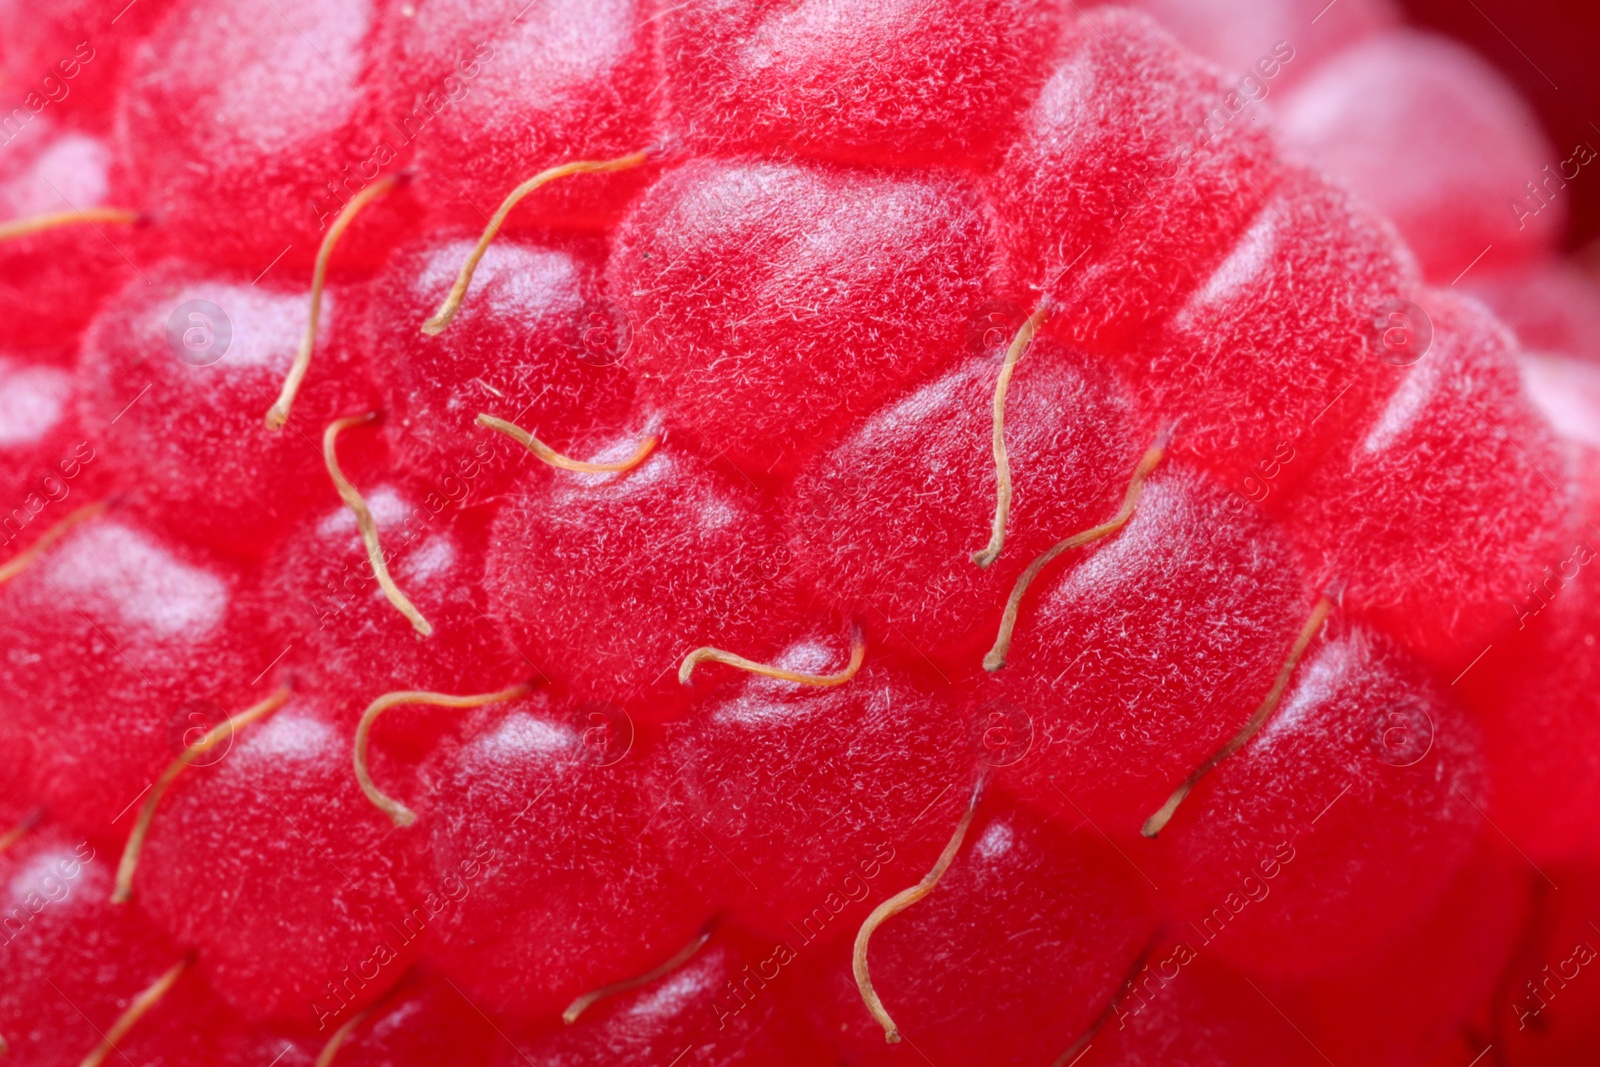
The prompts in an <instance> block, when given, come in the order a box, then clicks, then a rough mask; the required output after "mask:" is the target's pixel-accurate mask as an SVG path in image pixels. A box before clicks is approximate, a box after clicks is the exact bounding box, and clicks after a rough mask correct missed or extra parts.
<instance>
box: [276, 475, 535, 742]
mask: <svg viewBox="0 0 1600 1067" xmlns="http://www.w3.org/2000/svg"><path fill="white" fill-rule="evenodd" d="M364 496H365V498H366V501H367V507H368V508H369V509H370V510H371V511H372V514H373V517H374V519H375V520H376V521H377V526H378V538H379V541H380V542H381V543H382V545H383V550H384V560H385V562H386V564H387V565H388V568H389V572H390V575H391V577H392V578H393V579H394V581H395V582H396V583H397V584H398V585H399V587H400V589H401V590H402V591H403V592H404V593H405V595H406V597H407V599H409V600H410V601H411V602H412V604H413V605H414V606H415V607H416V609H417V610H418V611H419V612H420V613H421V614H422V616H423V618H424V619H426V620H427V621H428V623H429V625H430V626H432V627H433V633H431V634H429V635H428V637H426V638H423V637H421V636H419V635H418V634H417V632H416V631H415V630H414V629H413V628H412V624H411V621H410V620H409V619H407V618H406V617H405V616H403V615H401V614H400V613H399V612H398V611H396V610H395V608H394V605H393V604H391V603H390V602H389V599H388V597H387V596H386V595H385V594H384V592H383V589H382V588H381V587H380V586H379V585H378V583H377V581H376V580H375V579H374V577H373V573H372V567H371V564H370V562H369V561H368V557H367V552H366V548H365V546H364V545H363V544H362V540H361V534H360V532H359V531H358V529H357V527H356V520H355V515H354V514H353V513H352V512H351V511H350V509H349V508H347V507H345V506H344V505H343V504H340V505H338V506H336V507H333V508H328V509H325V510H323V511H322V512H320V513H317V514H315V515H313V516H311V517H310V519H309V521H307V522H306V523H305V524H304V525H303V526H301V527H300V528H299V529H298V530H296V531H295V532H294V533H292V534H291V535H290V536H289V537H288V538H286V539H285V541H284V543H283V544H282V545H281V546H280V547H279V550H278V552H277V553H276V554H275V555H274V556H273V558H272V559H271V560H270V561H269V562H268V564H267V575H266V577H265V582H264V591H263V592H264V597H263V599H264V601H265V607H266V608H267V609H268V610H269V611H270V612H271V615H272V626H273V631H274V636H275V637H276V638H277V639H278V641H279V642H280V644H281V645H282V647H283V648H284V650H285V651H286V653H287V654H286V655H285V656H284V657H283V659H282V660H281V661H280V663H281V664H282V668H281V669H280V671H279V674H280V676H281V677H282V678H283V679H284V680H286V681H288V682H290V683H291V684H293V685H294V686H295V687H296V688H303V689H309V690H311V691H315V692H319V693H323V694H327V695H335V696H338V697H340V698H344V699H347V700H348V701H349V702H350V704H351V705H352V712H353V713H354V714H356V715H359V709H360V708H362V707H364V706H365V705H366V704H367V703H369V702H371V701H372V700H374V699H376V698H377V697H378V696H380V695H382V694H383V693H387V692H390V691H392V690H397V689H428V690H436V691H440V690H442V691H444V692H466V691H469V690H470V691H472V692H493V691H497V690H500V689H505V688H507V687H509V686H511V685H514V684H516V683H518V682H521V681H527V680H530V679H531V678H532V677H533V676H534V671H533V667H532V665H531V664H529V663H528V662H527V661H526V660H524V659H523V658H522V657H521V656H520V655H518V653H517V652H516V650H515V649H513V648H512V647H511V646H510V644H508V643H507V641H506V638H505V636H504V634H503V633H502V632H501V629H500V628H499V627H498V626H497V625H496V624H494V623H493V622H491V621H490V620H489V618H488V616H487V615H486V614H485V608H486V607H487V605H486V603H485V601H486V594H485V591H484V588H483V559H484V540H485V531H484V529H483V518H482V516H481V515H462V514H461V513H460V512H458V511H457V510H456V507H455V506H454V505H453V504H452V503H451V502H450V501H449V500H448V499H447V498H445V497H444V496H443V494H442V493H440V492H438V491H436V490H431V489H425V488H423V487H420V486H417V485H415V484H411V483H407V482H401V483H399V484H396V483H395V482H392V481H388V480H373V481H370V482H368V483H367V487H366V489H365V492H364ZM274 651H276V650H274ZM463 687H464V688H463ZM412 718H416V719H417V720H418V721H416V722H409V723H408V722H407V720H409V719H412ZM452 719H453V717H452V716H450V715H449V713H443V714H442V715H441V714H439V713H437V712H436V711H433V710H428V711H423V710H419V711H417V712H414V713H413V712H409V711H408V710H407V709H406V708H404V707H401V708H396V709H394V710H393V711H390V712H386V713H385V715H384V718H383V719H382V720H381V725H380V726H379V727H378V729H379V730H380V731H382V732H383V734H384V735H385V736H387V737H388V738H389V739H390V740H393V741H400V740H401V739H402V738H413V735H417V736H416V737H415V738H413V741H412V743H411V744H410V745H409V746H408V747H414V744H415V743H416V742H420V741H422V740H423V739H426V738H428V737H430V736H432V735H433V734H434V733H435V732H436V731H435V730H434V729H433V728H432V727H430V726H429V723H433V722H442V723H448V722H450V721H452Z"/></svg>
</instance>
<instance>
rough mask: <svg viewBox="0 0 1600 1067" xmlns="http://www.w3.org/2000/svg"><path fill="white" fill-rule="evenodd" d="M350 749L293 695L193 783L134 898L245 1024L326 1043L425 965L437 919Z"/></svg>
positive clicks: (164, 823)
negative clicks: (297, 1030)
mask: <svg viewBox="0 0 1600 1067" xmlns="http://www.w3.org/2000/svg"><path fill="white" fill-rule="evenodd" d="M352 744H353V737H352V731H351V730H350V728H349V727H348V725H345V724H342V723H339V722H337V721H336V719H335V718H334V717H333V715H332V714H331V713H330V710H329V709H328V708H327V707H326V705H325V703H324V702H323V701H322V700H321V699H320V698H318V697H316V696H310V695H296V696H295V697H294V698H293V699H292V700H291V701H290V702H289V703H288V704H287V705H285V706H284V707H283V708H281V709H279V710H278V711H277V712H275V713H274V714H273V716H272V717H271V718H269V719H267V720H266V721H265V722H262V723H259V724H257V725H255V726H252V727H250V728H249V730H248V732H244V733H241V734H240V735H239V736H238V737H237V738H236V739H235V740H234V742H233V745H232V747H231V748H230V749H229V750H228V752H227V754H226V756H224V757H223V758H222V759H221V760H219V761H217V762H216V763H215V764H214V765H212V766H210V767H207V768H192V769H191V770H189V771H188V772H187V773H186V774H185V775H184V777H183V778H181V779H179V782H178V784H177V785H176V786H174V787H173V789H172V790H171V791H170V792H169V794H168V795H167V797H166V798H165V799H164V800H163V802H162V804H161V806H160V808H159V809H158V810H157V814H156V817H155V820H154V822H153V823H152V825H151V830H150V836H149V838H148V839H147V840H146V843H145V847H144V852H143V855H142V856H141V857H140V860H139V867H138V870H137V872H136V874H135V876H134V881H133V894H134V899H135V900H136V901H137V902H138V903H139V905H140V906H141V907H142V908H143V909H144V910H145V911H146V912H147V913H148V914H149V915H150V916H151V918H153V919H154V920H155V922H156V924H157V925H158V926H160V927H161V928H162V929H163V930H164V931H166V932H167V933H168V934H169V935H171V937H172V938H173V940H174V941H176V942H177V943H179V944H181V945H185V946H187V947H190V948H192V949H194V950H195V952H196V956H197V961H198V962H197V965H198V967H199V968H200V971H201V973H202V974H203V975H204V976H205V978H206V980H207V982H208V983H209V984H210V985H211V987H212V989H214V990H215V991H216V992H217V995H218V996H219V997H221V998H222V999H223V1000H224V1001H225V1002H226V1003H227V1005H228V1006H229V1008H231V1009H232V1010H233V1011H234V1012H235V1013H236V1014H237V1015H238V1016H239V1017H240V1018H242V1019H244V1020H246V1021H248V1022H267V1021H272V1022H280V1023H289V1024H291V1025H293V1026H297V1027H306V1028H308V1029H315V1030H317V1031H318V1032H319V1033H320V1034H321V1035H323V1036H324V1038H325V1037H326V1036H327V1035H329V1034H331V1033H332V1030H333V1028H334V1027H336V1026H338V1025H339V1024H341V1023H343V1022H344V1021H345V1020H347V1019H348V1018H349V1017H350V1015H351V1014H353V1013H354V1012H356V1011H359V1010H361V1009H362V1008H364V1007H366V1006H368V1005H370V1004H372V1003H374V1002H375V1001H377V1000H378V999H379V998H380V997H382V996H383V995H384V993H386V992H387V991H388V990H389V989H391V988H393V987H394V985H395V984H396V983H398V982H399V981H400V980H401V978H403V977H404V976H405V973H406V970H407V968H408V967H409V966H410V964H411V963H412V961H414V960H415V959H416V958H417V954H418V951H419V949H420V944H419V941H418V933H419V929H418V927H419V926H422V927H426V925H427V923H426V921H425V919H426V915H427V914H428V912H423V913H422V914H423V916H424V920H423V921H420V922H419V920H418V918H417V915H416V911H417V909H421V908H427V909H428V910H429V911H431V910H432V909H431V906H430V905H429V903H428V902H427V901H425V900H423V899H422V898H420V897H418V898H412V897H411V896H410V895H409V894H408V893H407V891H406V887H408V886H410V885H412V884H414V883H415V881H416V879H415V877H414V875H413V874H412V873H411V871H412V868H411V864H410V861H409V858H408V856H407V855H406V853H405V852H404V850H403V849H401V848H398V847H396V845H395V843H394V842H393V841H392V839H391V838H390V836H389V833H390V830H391V829H392V826H391V825H390V823H389V820H388V819H386V818H385V817H384V816H383V814H382V813H381V812H380V811H378V809H377V808H375V807H374V806H373V805H372V804H371V802H370V801H368V800H367V798H366V797H365V796H363V795H362V793H361V790H360V789H359V788H358V786H357V784H356V780H355V776H354V775H353V774H351V773H350V752H351V746H352ZM224 887H225V888H224Z"/></svg>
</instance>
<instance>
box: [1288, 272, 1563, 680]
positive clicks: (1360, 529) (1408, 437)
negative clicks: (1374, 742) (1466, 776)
mask: <svg viewBox="0 0 1600 1067" xmlns="http://www.w3.org/2000/svg"><path fill="white" fill-rule="evenodd" d="M1422 309H1423V310H1422V312H1421V314H1422V315H1423V316H1426V319H1427V321H1428V322H1429V324H1430V325H1429V329H1430V330H1431V332H1432V341H1431V345H1430V347H1429V348H1428V350H1427V352H1426V354H1424V355H1423V356H1422V357H1421V359H1420V360H1419V361H1418V362H1417V363H1416V365H1415V366H1413V367H1411V368H1410V370H1409V372H1408V373H1407V374H1406V376H1405V380H1404V382H1403V383H1402V384H1401V385H1400V386H1399V387H1398V388H1397V389H1396V390H1395V392H1394V393H1393V394H1392V395H1391V396H1390V397H1389V399H1388V402H1387V403H1386V405H1385V406H1384V408H1383V409H1382V411H1381V412H1379V413H1378V415H1377V418H1376V419H1375V420H1374V421H1372V422H1370V423H1369V424H1367V426H1366V427H1364V428H1363V430H1362V431H1360V433H1359V436H1357V437H1356V438H1355V440H1353V441H1352V442H1351V443H1350V445H1349V446H1348V447H1347V450H1346V451H1345V452H1344V455H1343V461H1342V462H1338V461H1335V462H1330V463H1329V464H1328V465H1327V466H1326V467H1325V468H1324V469H1323V470H1322V471H1320V472H1318V473H1317V474H1314V475H1313V476H1312V477H1311V479H1310V480H1309V481H1308V482H1307V483H1306V485H1305V487H1304V491H1303V495H1302V496H1301V497H1300V498H1298V499H1295V500H1292V501H1290V502H1288V503H1286V504H1284V505H1283V507H1284V509H1285V510H1286V511H1287V512H1289V513H1290V514H1289V517H1288V523H1289V525H1290V527H1291V529H1292V530H1293V531H1294V533H1295V536H1296V538H1297V540H1299V541H1300V542H1301V543H1302V544H1303V545H1305V546H1306V548H1307V550H1308V553H1309V557H1310V559H1311V561H1312V566H1313V568H1317V569H1320V570H1322V572H1323V573H1325V574H1326V575H1328V577H1329V578H1331V579H1332V580H1335V581H1339V582H1342V583H1344V588H1345V593H1344V597H1345V601H1346V603H1347V604H1348V605H1349V607H1350V608H1351V609H1352V610H1353V611H1355V612H1357V613H1359V614H1361V615H1363V616H1365V617H1367V618H1369V619H1371V620H1373V621H1374V622H1376V623H1378V624H1379V625H1381V626H1382V627H1383V628H1384V629H1385V630H1387V631H1388V632H1389V633H1390V634H1392V635H1394V636H1395V637H1398V638H1399V639H1400V640H1401V641H1402V643H1404V644H1405V645H1407V646H1408V647H1409V648H1410V649H1411V650H1412V651H1413V652H1415V653H1416V654H1417V655H1418V656H1420V657H1421V658H1422V659H1424V660H1427V661H1429V662H1431V663H1434V664H1436V665H1437V666H1438V667H1439V668H1440V669H1441V670H1445V671H1449V670H1452V669H1453V671H1455V672H1459V671H1461V670H1463V669H1464V668H1465V667H1466V666H1467V664H1468V663H1469V662H1470V661H1471V659H1472V658H1473V657H1474V656H1477V655H1478V654H1480V653H1481V652H1482V651H1483V650H1484V648H1485V646H1487V645H1489V644H1490V643H1491V642H1492V641H1493V640H1494V639H1495V637H1496V636H1497V635H1499V634H1503V633H1506V632H1508V631H1509V630H1511V629H1514V628H1515V627H1516V625H1517V622H1518V614H1519V610H1518V608H1517V603H1518V599H1519V598H1520V597H1521V596H1522V595H1523V593H1524V586H1525V584H1526V583H1527V582H1529V581H1531V580H1533V579H1534V578H1535V577H1536V576H1537V575H1538V574H1539V573H1540V572H1541V571H1542V569H1543V568H1544V567H1545V566H1547V565H1553V564H1557V563H1559V562H1560V561H1561V560H1562V559H1564V558H1566V556H1567V555H1568V554H1569V552H1570V548H1571V546H1570V545H1568V544H1566V543H1565V542H1566V541H1567V540H1568V539H1569V536H1570V535H1569V534H1568V533H1567V531H1569V530H1570V529H1571V525H1572V523H1573V521H1574V520H1573V515H1572V511H1573V501H1574V495H1575V494H1574V488H1573V476H1572V474H1571V473H1570V469H1569V466H1568V462H1567V457H1566V456H1565V455H1564V454H1563V451H1562V449H1561V448H1560V446H1559V445H1558V443H1557V441H1556V439H1555V436H1554V434H1553V433H1552V432H1551V430H1550V428H1549V426H1548V424H1547V423H1546V422H1545V421H1544V419H1543V418H1541V417H1540V416H1539V414H1538V413H1537V412H1536V411H1535V410H1534V409H1533V408H1532V406H1531V405H1530V404H1529V402H1528V400H1527V397H1526V395H1525V393H1524V392H1523V386H1522V383H1521V380H1520V378H1519V375H1518V371H1517V366H1516V363H1515V362H1514V360H1513V358H1512V352H1513V351H1514V349H1513V348H1512V344H1513V342H1512V340H1511V338H1510V337H1509V336H1508V335H1507V334H1506V332H1505V331H1504V329H1503V328H1502V327H1501V326H1500V325H1499V324H1498V323H1497V322H1495V321H1494V319H1493V318H1492V317H1490V316H1489V315H1488V314H1487V313H1486V312H1485V311H1484V310H1483V308H1482V307H1481V306H1480V305H1478V304H1476V303H1475V302H1472V301H1467V300H1461V299H1459V298H1456V297H1451V296H1448V295H1446V294H1442V293H1441V294H1437V295H1431V296H1429V297H1427V298H1426V299H1425V300H1424V302H1423V304H1422ZM1445 469H1448V470H1449V472H1450V473H1449V476H1448V479H1447V480H1441V476H1440V472H1441V471H1442V470H1445ZM1451 676H1452V677H1454V674H1452V675H1451Z"/></svg>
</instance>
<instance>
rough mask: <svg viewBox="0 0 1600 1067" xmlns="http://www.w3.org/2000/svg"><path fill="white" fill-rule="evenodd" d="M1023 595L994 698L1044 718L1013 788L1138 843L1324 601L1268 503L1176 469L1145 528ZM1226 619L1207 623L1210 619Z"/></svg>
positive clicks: (1064, 564) (1142, 517) (1252, 701)
mask: <svg viewBox="0 0 1600 1067" xmlns="http://www.w3.org/2000/svg"><path fill="white" fill-rule="evenodd" d="M1055 566H1057V567H1060V568H1061V569H1060V570H1058V571H1056V572H1054V573H1053V574H1052V573H1050V572H1046V573H1045V574H1044V575H1043V576H1041V578H1040V579H1039V581H1038V582H1037V583H1036V587H1035V589H1034V590H1033V591H1031V592H1030V594H1029V596H1028V597H1027V598H1025V599H1024V601H1023V606H1022V611H1021V613H1020V615H1019V618H1018V623H1017V628H1016V636H1015V639H1014V640H1013V642H1012V645H1011V649H1010V654H1009V656H1008V658H1007V664H1006V666H1005V668H1004V669H1003V670H1001V671H1000V672H998V673H997V674H996V675H995V676H994V677H995V678H996V682H995V683H994V684H993V685H992V686H991V687H990V689H989V693H990V694H992V695H993V696H994V697H995V698H996V699H998V700H1000V701H1003V702H1006V704H1007V705H1009V706H1010V707H1014V708H1015V709H1017V712H1018V713H1020V715H1022V716H1025V717H1026V721H1028V722H1031V730H1032V737H1033V742H1032V747H1031V748H1030V749H1029V750H1028V751H1027V754H1026V756H1025V758H1023V759H1022V760H1021V761H1020V762H1017V763H1016V765H1015V766H1012V767H1007V768H1006V769H1005V771H1004V772H1003V773H1004V775H1005V776H1006V777H1005V778H1004V781H1005V782H1006V784H1007V785H1008V787H1010V788H1012V789H1014V790H1016V791H1017V792H1018V794H1019V795H1020V796H1023V797H1025V798H1026V799H1027V800H1028V801H1029V802H1030V803H1034V804H1038V805H1040V806H1041V807H1042V808H1043V809H1044V810H1046V811H1049V812H1052V813H1054V814H1056V815H1058V816H1059V817H1061V818H1063V819H1067V820H1072V821H1074V822H1075V821H1077V820H1079V819H1083V818H1090V819H1093V820H1094V822H1095V824H1096V825H1098V826H1100V827H1101V828H1102V829H1104V830H1105V831H1106V832H1107V833H1109V834H1112V835H1113V836H1116V837H1118V838H1122V837H1132V836H1133V835H1135V834H1136V833H1137V831H1138V829H1139V826H1140V825H1141V824H1142V823H1143V822H1144V820H1145V818H1146V817H1147V816H1148V815H1150V814H1151V813H1152V812H1154V811H1155V810H1156V809H1157V808H1159V807H1160V806H1161V804H1162V802H1163V801H1165V800H1166V799H1167V796H1168V795H1169V794H1170V793H1171V791H1172V789H1173V788H1174V787H1175V786H1176V785H1177V784H1178V783H1179V782H1180V781H1182V780H1183V779H1184V777H1185V776H1187V775H1188V773H1189V772H1190V771H1191V770H1192V769H1193V768H1194V767H1196V766H1197V765H1198V764H1199V763H1200V761H1201V760H1203V759H1205V758H1206V757H1207V756H1208V755H1210V754H1211V753H1212V752H1213V751H1215V750H1216V749H1217V748H1218V747H1219V746H1220V745H1221V744H1222V743H1223V742H1224V741H1226V740H1228V738H1230V737H1231V736H1233V734H1234V733H1236V732H1237V731H1238V730H1239V728H1240V727H1242V726H1243V725H1244V723H1245V721H1246V720H1247V719H1248V718H1249V716H1250V713H1251V712H1252V711H1253V710H1254V709H1255V707H1256V706H1257V705H1258V704H1259V703H1260V702H1261V699H1262V697H1263V696H1264V695H1265V694H1266V691H1267V687H1268V686H1269V685H1270V684H1271V679H1272V677H1273V675H1274V674H1276V673H1277V671H1278V668H1279V666H1280V664H1281V663H1282V661H1283V658H1284V656H1285V655H1287V653H1288V650H1289V646H1290V643H1291V642H1292V641H1293V638H1294V635H1295V633H1296V632H1297V631H1298V630H1299V629H1300V627H1301V625H1302V624H1303V622H1304V620H1305V617H1306V615H1307V614H1308V613H1309V612H1310V610H1311V599H1312V598H1311V597H1310V596H1308V595H1307V593H1306V591H1305V588H1304V580H1303V578H1302V576H1301V574H1300V572H1299V569H1298V567H1297V566H1296V559H1295V555H1294V553H1293V550H1292V549H1291V547H1290V546H1289V544H1288V543H1287V542H1286V541H1285V540H1284V539H1283V538H1282V537H1281V536H1279V535H1278V534H1277V533H1276V531H1274V529H1273V528H1272V527H1271V526H1270V525H1268V524H1267V523H1266V522H1265V521H1264V520H1263V518H1262V517H1261V516H1260V515H1259V513H1257V512H1256V511H1255V509H1254V508H1250V507H1246V508H1244V509H1240V510H1235V509H1233V508H1232V507H1230V505H1229V501H1228V498H1227V496H1226V495H1225V494H1224V493H1223V491H1222V490H1221V489H1220V488H1219V487H1218V486H1216V485H1215V483H1213V482H1211V481H1210V480H1209V479H1208V478H1206V477H1205V476H1204V475H1203V474H1200V473H1198V472H1196V471H1194V470H1192V469H1189V468H1185V467H1183V466H1181V465H1180V464H1178V463H1172V464H1171V465H1169V466H1167V467H1164V468H1162V469H1159V470H1158V471H1157V472H1156V473H1155V475H1154V476H1153V477H1152V478H1151V479H1150V482H1149V484H1148V486H1147V487H1146V488H1145V491H1144V496H1143V498H1142V500H1141V501H1140V504H1139V508H1138V510H1137V511H1136V512H1135V513H1134V516H1133V518H1132V520H1131V521H1130V522H1129V523H1128V525H1127V526H1126V527H1124V528H1123V529H1122V531H1121V532H1120V533H1119V534H1117V535H1116V537H1114V538H1112V539H1109V540H1107V541H1105V542H1103V543H1102V544H1101V545H1100V547H1097V548H1090V549H1089V550H1087V552H1086V553H1085V555H1084V557H1082V558H1080V559H1078V560H1067V559H1063V560H1061V561H1058V562H1057V563H1056V564H1055ZM1221 619H1225V620H1227V622H1226V625H1198V626H1197V625H1196V623H1197V622H1198V621H1199V620H1221Z"/></svg>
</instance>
